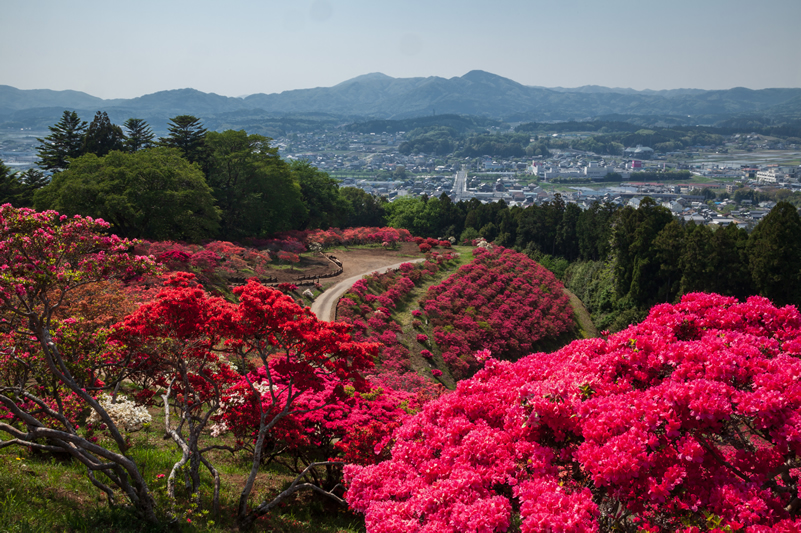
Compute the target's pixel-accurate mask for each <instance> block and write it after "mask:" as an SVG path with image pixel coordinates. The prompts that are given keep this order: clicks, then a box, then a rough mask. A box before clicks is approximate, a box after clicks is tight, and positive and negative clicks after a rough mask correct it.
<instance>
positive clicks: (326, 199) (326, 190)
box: [289, 161, 349, 229]
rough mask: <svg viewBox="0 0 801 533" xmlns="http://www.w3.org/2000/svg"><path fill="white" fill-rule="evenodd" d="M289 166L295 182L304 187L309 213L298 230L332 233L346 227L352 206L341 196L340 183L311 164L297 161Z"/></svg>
mask: <svg viewBox="0 0 801 533" xmlns="http://www.w3.org/2000/svg"><path fill="white" fill-rule="evenodd" d="M289 166H290V170H291V172H292V177H293V179H294V180H295V181H297V182H298V183H299V184H300V193H301V196H302V198H303V204H304V205H305V206H306V209H307V210H308V214H307V215H306V219H305V220H304V221H303V223H301V224H300V225H299V226H298V229H316V228H321V229H328V228H329V227H337V228H338V227H341V226H342V225H344V223H345V222H346V221H347V214H348V207H349V206H348V204H347V202H346V201H345V200H343V199H342V197H341V196H340V195H339V185H338V182H337V180H335V179H333V178H331V177H330V176H329V175H328V174H327V173H325V172H323V171H321V170H319V169H317V168H316V167H313V166H312V165H311V164H310V163H309V162H308V161H293V162H292V163H290V165H289Z"/></svg>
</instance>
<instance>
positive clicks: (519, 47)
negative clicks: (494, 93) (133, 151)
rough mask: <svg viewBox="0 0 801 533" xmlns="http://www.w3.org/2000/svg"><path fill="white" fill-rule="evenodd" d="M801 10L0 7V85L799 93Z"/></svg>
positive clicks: (799, 0) (439, 4) (28, 1)
mask: <svg viewBox="0 0 801 533" xmlns="http://www.w3.org/2000/svg"><path fill="white" fill-rule="evenodd" d="M800 27H801V0H760V1H759V2H754V1H753V0H659V1H655V0H492V1H485V0H481V1H479V0H460V1H454V0H250V1H244V0H225V1H222V0H213V1H212V0H191V1H186V0H135V1H126V2H122V1H118V0H69V1H67V0H0V85H10V86H12V87H16V88H18V89H53V90H67V89H70V90H77V91H83V92H86V93H89V94H91V95H93V96H98V97H100V98H106V99H109V98H133V97H136V96H142V95H144V94H150V93H154V92H158V91H163V90H169V89H180V88H187V87H189V88H194V89H197V90H200V91H203V92H209V93H216V94H220V95H225V96H246V95H249V94H254V93H267V94H269V93H279V92H282V91H287V90H294V89H305V88H312V87H330V86H333V85H336V84H338V83H341V82H343V81H346V80H349V79H351V78H354V77H356V76H360V75H363V74H368V73H372V72H381V73H384V74H386V75H388V76H392V77H396V78H410V77H427V76H440V77H443V78H451V77H455V76H462V75H464V74H466V73H467V72H469V71H471V70H484V71H487V72H491V73H493V74H497V75H500V76H504V77H506V78H509V79H512V80H514V81H517V82H519V83H522V84H525V85H536V86H543V87H579V86H583V85H602V86H606V87H630V88H633V89H637V90H642V89H654V90H659V89H676V88H697V89H729V88H732V87H748V88H751V89H763V88H768V87H801V33H800V32H799V28H800Z"/></svg>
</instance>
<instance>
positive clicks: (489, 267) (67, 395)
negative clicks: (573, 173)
mask: <svg viewBox="0 0 801 533" xmlns="http://www.w3.org/2000/svg"><path fill="white" fill-rule="evenodd" d="M107 227H108V225H107V224H105V223H104V222H103V221H99V220H93V219H91V218H88V217H80V216H77V217H74V218H67V217H63V216H59V215H58V213H55V212H43V213H37V212H34V211H32V210H29V209H16V208H13V207H11V206H10V205H5V206H2V207H0V311H2V313H1V314H0V324H2V327H1V328H0V463H1V464H2V465H3V468H2V469H0V479H2V480H3V483H4V484H5V485H6V486H7V487H8V488H7V495H6V497H5V499H0V519H2V520H3V522H1V523H2V524H7V523H12V522H14V521H15V520H17V521H18V520H19V517H20V516H21V515H22V514H24V504H23V505H22V506H21V505H20V502H21V501H22V500H20V499H18V497H17V496H16V495H17V494H18V491H20V490H23V488H24V487H25V486H26V485H25V484H26V483H28V486H30V483H33V481H32V479H33V478H35V477H37V476H39V475H42V476H44V475H46V473H47V472H65V471H67V470H57V469H59V468H62V467H61V466H57V465H56V458H58V461H64V462H65V464H67V465H74V466H68V467H65V468H72V470H68V471H69V472H71V473H72V474H70V475H75V476H78V475H83V476H84V480H85V481H86V484H85V485H81V487H82V488H81V491H83V492H89V493H92V494H94V493H97V495H98V496H99V499H100V500H103V501H104V502H105V503H104V504H103V505H104V507H102V508H101V507H99V506H100V504H99V503H98V498H96V497H94V496H93V498H94V499H93V500H92V501H93V505H97V506H98V507H97V508H100V509H109V510H110V509H122V510H120V511H119V512H121V513H128V514H126V515H124V516H127V517H129V518H128V519H126V523H128V524H130V527H139V526H140V525H141V526H142V527H145V525H147V527H151V528H154V529H153V530H158V529H159V528H160V527H162V526H163V525H164V524H167V523H170V524H172V526H171V527H175V528H176V529H181V528H191V529H199V528H204V529H205V530H210V531H212V530H213V531H224V530H230V529H231V528H234V527H236V528H238V529H240V530H247V529H251V528H253V527H263V528H268V527H271V528H277V526H276V525H275V522H272V521H271V520H272V519H271V517H273V516H274V515H276V514H280V510H281V509H285V508H286V507H287V506H288V505H289V506H293V505H294V507H291V509H293V512H297V511H298V510H299V509H302V508H303V506H304V505H316V504H314V502H315V501H318V500H314V499H311V498H310V497H308V498H306V499H302V500H300V499H298V498H300V496H299V495H300V494H301V493H300V492H299V491H302V490H305V491H308V492H309V493H311V494H314V495H316V496H317V497H319V498H322V499H323V500H325V501H328V502H331V504H332V505H335V506H336V505H339V506H340V507H339V509H345V508H346V507H345V506H346V505H347V506H349V507H350V509H351V510H354V511H356V512H358V513H361V514H363V516H364V521H365V522H364V524H365V525H366V528H367V531H369V532H376V533H389V532H404V533H405V532H415V531H420V532H443V533H446V532H477V533H478V532H481V533H484V532H494V531H498V532H502V531H512V532H513V531H520V532H549V531H564V532H583V531H587V532H594V531H599V532H600V531H623V532H632V533H634V532H640V531H644V532H660V533H661V532H665V533H666V532H669V531H683V532H686V533H695V532H697V531H727V532H731V531H753V532H759V533H761V532H767V531H779V532H784V531H786V532H790V531H798V530H799V528H801V497H799V483H798V481H799V477H801V459H800V458H799V452H801V385H799V379H800V378H799V377H800V376H801V363H799V360H801V359H799V358H800V357H801V315H799V312H798V310H797V309H796V308H794V307H791V306H788V307H784V308H777V307H774V306H773V305H772V304H771V303H770V302H769V301H768V300H767V299H765V298H761V297H752V298H750V299H748V300H747V301H745V302H739V301H737V300H736V299H734V298H729V297H722V296H718V295H712V294H703V293H693V294H689V295H686V296H684V298H683V299H682V301H681V302H680V303H676V304H674V305H671V304H663V305H659V306H656V307H654V308H653V309H652V310H651V313H650V315H649V316H648V318H647V319H646V320H644V321H643V322H641V323H640V324H636V325H632V326H630V327H629V328H628V329H626V330H624V331H621V332H619V333H616V334H614V335H609V334H608V333H606V334H605V335H603V336H602V338H594V339H584V340H575V341H573V342H570V343H569V344H567V345H566V346H564V347H562V348H561V349H559V350H557V351H554V352H553V353H550V354H548V353H543V352H538V353H532V352H537V350H538V348H539V347H540V346H542V343H543V342H544V341H547V340H549V339H550V340H553V339H558V340H559V342H562V341H564V340H565V339H566V338H567V337H568V336H569V335H570V334H571V331H572V327H573V314H572V310H571V307H570V305H569V303H568V298H567V296H566V295H565V293H564V290H563V287H562V285H561V284H560V283H559V282H558V281H557V280H556V278H555V277H554V276H553V275H552V274H551V273H550V272H549V271H547V270H545V269H544V268H542V267H541V266H539V265H538V264H537V263H535V262H534V261H532V260H530V259H529V258H528V257H526V256H525V255H522V254H519V253H516V252H514V251H512V250H508V249H504V248H502V247H496V246H490V245H482V246H480V247H477V248H475V249H474V250H473V252H472V253H473V257H472V258H471V260H470V261H469V263H466V264H463V265H462V266H460V267H458V269H457V266H458V265H459V264H460V263H465V260H466V259H468V257H466V256H464V255H463V256H461V257H460V256H458V255H457V252H455V251H453V250H452V249H451V248H450V243H449V242H447V241H438V240H436V239H427V240H424V239H414V241H415V244H416V245H417V248H418V249H419V250H420V252H421V253H423V254H425V255H424V257H425V259H424V261H422V262H419V263H411V262H409V263H404V264H402V265H401V267H400V268H399V269H397V270H393V271H390V272H387V273H383V274H377V273H376V274H373V275H370V276H367V277H365V278H364V279H362V280H360V281H358V282H357V283H356V284H354V285H353V287H352V289H351V290H350V292H349V293H347V294H345V296H344V297H343V298H342V299H341V300H340V302H339V305H338V321H337V322H331V323H329V322H323V321H320V320H318V319H317V317H316V316H315V315H314V314H313V313H311V311H310V310H309V308H308V307H304V306H303V305H300V304H299V302H300V299H299V297H298V295H297V294H295V292H296V287H294V286H292V285H291V284H288V283H287V284H282V285H280V286H279V287H278V289H275V288H271V287H268V286H265V285H263V284H262V283H260V282H259V281H258V280H256V279H249V280H248V281H247V282H246V283H244V284H242V285H240V286H237V287H234V288H232V289H230V293H231V294H230V295H229V297H228V298H225V297H223V296H222V295H221V294H219V293H218V292H215V291H213V290H212V289H213V286H214V283H213V282H214V281H215V280H217V279H219V278H220V277H222V276H223V275H224V274H230V273H232V272H233V273H236V274H237V275H242V274H243V273H245V274H248V275H250V276H253V277H261V276H262V275H264V276H265V277H266V276H269V275H270V269H271V268H272V267H273V266H274V261H275V260H276V258H277V257H278V256H279V254H281V253H285V254H295V255H299V254H303V253H306V250H310V249H313V248H315V249H316V248H318V247H319V248H321V247H323V246H332V245H335V244H338V243H339V244H342V243H360V242H370V243H373V244H375V245H378V246H381V247H392V246H394V245H396V244H397V243H398V242H401V241H410V240H412V238H411V236H410V235H408V234H407V233H404V232H402V231H398V230H393V229H387V228H361V229H353V230H344V231H339V230H329V231H326V232H322V231H312V232H297V233H292V234H284V235H280V236H276V238H275V239H272V240H269V241H265V242H262V243H258V247H257V248H248V247H244V246H239V245H235V244H232V243H224V242H211V243H207V244H205V245H203V246H200V245H192V246H189V245H183V244H179V243H149V242H142V243H136V242H130V241H126V240H123V239H119V238H117V237H115V236H110V235H107V234H106V229H107ZM253 244H256V243H253ZM131 250H133V251H134V253H131ZM138 252H143V253H146V254H147V255H138V254H137V253H138ZM459 253H462V254H464V249H461V248H460V249H459ZM288 260H289V261H291V258H290V259H288ZM142 280H148V281H147V283H149V284H150V286H144V285H143V281H142ZM207 285H210V286H211V287H212V288H210V287H208V286H207ZM282 290H283V292H282ZM287 293H288V294H287ZM449 388H453V389H455V390H448V389H449ZM154 426H157V427H158V429H157V430H156V431H155V432H153V427H154ZM11 450H14V451H13V452H10V451H11ZM155 450H159V451H158V452H156V451H155ZM9 453H11V455H9ZM14 454H19V455H16V456H15V455H14ZM23 460H24V461H25V463H23ZM32 464H36V465H38V466H37V470H31V469H30V468H31V467H30V466H29V465H32ZM78 467H79V468H78ZM22 472H28V473H29V474H31V472H33V474H32V475H30V476H25V475H20V474H21V473H22ZM47 475H49V474H47ZM59 475H60V474H59ZM274 476H278V477H280V479H282V480H284V481H285V483H284V484H283V485H278V486H274V485H269V482H270V479H272V478H273V477H274ZM52 483H56V481H53V482H52ZM42 490H44V491H45V493H47V494H50V495H51V496H48V497H52V498H54V499H57V496H53V495H52V493H51V492H50V491H49V489H42ZM28 494H29V495H28V496H27V498H29V499H30V501H31V502H33V501H34V500H35V505H36V506H41V507H42V508H44V507H47V506H48V505H51V504H50V503H48V501H49V500H47V501H46V500H43V499H42V498H41V497H40V496H38V495H31V494H30V493H28ZM58 498H61V499H62V500H65V501H72V500H69V498H65V497H63V496H58ZM293 502H294V503H293ZM297 502H305V503H297ZM84 503H86V502H85V501H84ZM30 505H34V504H33V503H31V504H30ZM30 505H29V506H30ZM335 508H336V507H335ZM25 512H28V513H29V514H28V515H26V516H31V512H30V510H28V511H25ZM86 512H88V507H87V511H86ZM114 512H118V511H114ZM75 513H78V514H75ZM75 513H73V514H71V515H69V516H72V517H73V518H70V520H72V521H71V522H69V524H67V525H65V524H64V523H61V525H60V526H58V527H60V528H62V529H70V530H87V529H97V528H98V527H100V526H92V527H89V526H87V525H86V522H81V520H86V517H85V516H83V517H82V516H80V511H76V512H75ZM68 514H69V513H68ZM324 514H326V515H327V516H328V518H327V519H330V520H334V519H337V517H342V518H343V519H345V520H351V521H353V520H357V521H358V520H361V518H357V517H355V515H353V514H350V513H345V514H343V511H341V510H340V511H333V512H332V511H331V510H330V509H327V510H326V511H325V513H324ZM15 517H16V518H15ZM75 517H77V518H75ZM130 517H136V520H131V519H130ZM26 520H27V521H26V522H25V524H27V525H25V526H24V528H23V530H24V529H26V528H27V529H30V530H36V531H39V530H42V531H44V530H50V529H52V527H51V528H50V529H48V526H42V527H39V526H37V525H36V524H35V523H34V522H35V518H30V519H26ZM81 523H83V524H84V525H83V526H81V525H80V524H81ZM115 524H119V522H115ZM4 527H5V526H4ZM117 527H118V525H115V526H114V528H117ZM126 527H128V526H126ZM310 527H311V526H310ZM346 527H348V528H349V529H348V530H349V531H353V530H361V526H359V525H356V526H353V527H351V526H346ZM37 528H38V529H37ZM101 529H102V528H101ZM133 530H138V529H133ZM281 530H286V531H299V530H296V529H281ZM319 530H320V531H323V529H319ZM303 531H307V530H303ZM324 531H334V530H330V529H325V530H324Z"/></svg>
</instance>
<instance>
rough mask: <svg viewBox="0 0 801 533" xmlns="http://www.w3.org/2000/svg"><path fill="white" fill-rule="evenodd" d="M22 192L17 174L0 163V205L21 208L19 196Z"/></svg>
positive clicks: (22, 188)
mask: <svg viewBox="0 0 801 533" xmlns="http://www.w3.org/2000/svg"><path fill="white" fill-rule="evenodd" d="M23 191H24V187H23V185H22V183H21V182H20V180H19V178H18V177H17V174H16V173H15V172H13V171H12V170H11V169H10V168H8V167H7V166H6V165H5V163H3V161H0V205H2V204H11V205H13V206H14V207H22V206H21V205H20V196H21V195H22V193H23Z"/></svg>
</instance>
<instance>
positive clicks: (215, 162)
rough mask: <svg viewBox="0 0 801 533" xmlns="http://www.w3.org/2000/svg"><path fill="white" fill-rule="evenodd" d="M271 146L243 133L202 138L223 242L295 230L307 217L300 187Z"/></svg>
mask: <svg viewBox="0 0 801 533" xmlns="http://www.w3.org/2000/svg"><path fill="white" fill-rule="evenodd" d="M269 141H270V139H268V138H267V137H263V136H261V135H248V134H247V133H246V132H245V131H242V130H240V131H233V130H228V131H224V132H222V133H218V132H214V131H211V132H208V133H207V134H206V143H207V144H206V146H207V147H208V150H209V154H210V156H209V162H208V172H207V179H208V183H209V185H210V186H211V188H212V190H213V191H214V197H215V198H216V199H217V205H218V206H219V207H220V210H221V214H222V220H221V224H220V226H221V228H220V230H221V234H222V236H223V237H224V238H225V239H229V240H239V239H242V238H245V237H264V236H267V235H270V234H272V233H275V232H277V231H284V230H289V229H296V228H298V227H299V225H300V221H302V220H304V218H305V217H306V213H307V211H306V207H305V206H304V205H303V199H302V194H301V187H300V184H298V182H297V181H295V180H294V179H293V175H292V172H291V170H290V167H289V165H288V164H287V163H286V162H285V161H283V160H282V159H281V158H280V157H279V156H278V149H277V148H273V147H271V146H270V144H269Z"/></svg>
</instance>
